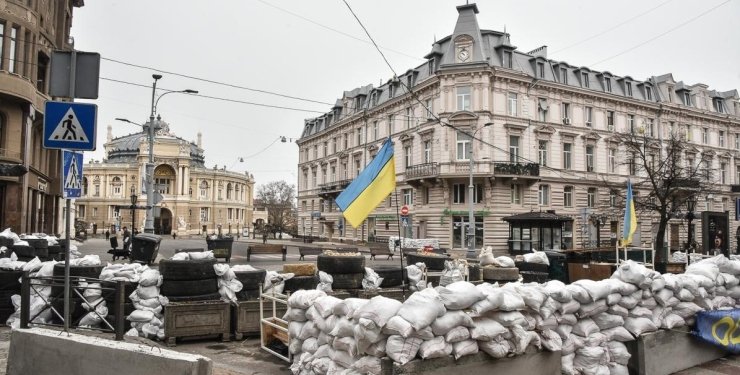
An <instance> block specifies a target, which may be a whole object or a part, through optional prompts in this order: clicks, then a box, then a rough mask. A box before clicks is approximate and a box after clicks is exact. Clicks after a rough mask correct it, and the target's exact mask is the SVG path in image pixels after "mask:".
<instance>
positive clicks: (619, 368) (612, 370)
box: [604, 362, 630, 375]
mask: <svg viewBox="0 0 740 375" xmlns="http://www.w3.org/2000/svg"><path fill="white" fill-rule="evenodd" d="M607 366H608V367H609V375H629V373H630V372H629V368H628V367H627V366H625V365H620V364H619V363H614V362H609V363H608V364H607ZM604 375H606V374H604Z"/></svg>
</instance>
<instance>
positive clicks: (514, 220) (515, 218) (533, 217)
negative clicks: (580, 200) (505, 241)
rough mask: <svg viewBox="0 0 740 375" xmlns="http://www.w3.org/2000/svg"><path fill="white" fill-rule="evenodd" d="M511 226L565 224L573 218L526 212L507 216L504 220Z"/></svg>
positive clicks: (540, 212) (550, 213)
mask: <svg viewBox="0 0 740 375" xmlns="http://www.w3.org/2000/svg"><path fill="white" fill-rule="evenodd" d="M501 220H503V221H506V222H508V223H510V224H520V223H564V222H568V221H573V218H571V217H569V216H563V215H558V214H556V213H555V212H548V211H544V212H542V211H539V212H525V213H523V214H517V215H512V216H507V217H505V218H503V219H501Z"/></svg>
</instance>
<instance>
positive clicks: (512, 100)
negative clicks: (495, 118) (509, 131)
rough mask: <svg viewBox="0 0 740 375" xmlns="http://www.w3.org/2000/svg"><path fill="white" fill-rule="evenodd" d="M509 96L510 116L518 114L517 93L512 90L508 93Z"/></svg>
mask: <svg viewBox="0 0 740 375" xmlns="http://www.w3.org/2000/svg"><path fill="white" fill-rule="evenodd" d="M508 98H509V101H508V103H509V106H508V110H509V116H516V110H517V107H518V106H517V97H516V93H513V92H510V93H509V95H508Z"/></svg>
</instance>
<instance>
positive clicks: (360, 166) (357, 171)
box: [355, 159, 362, 177]
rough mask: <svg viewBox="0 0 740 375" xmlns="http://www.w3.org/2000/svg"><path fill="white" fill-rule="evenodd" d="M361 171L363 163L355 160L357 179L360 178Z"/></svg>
mask: <svg viewBox="0 0 740 375" xmlns="http://www.w3.org/2000/svg"><path fill="white" fill-rule="evenodd" d="M361 171H362V163H360V159H355V177H357V176H359V175H360V172H361Z"/></svg>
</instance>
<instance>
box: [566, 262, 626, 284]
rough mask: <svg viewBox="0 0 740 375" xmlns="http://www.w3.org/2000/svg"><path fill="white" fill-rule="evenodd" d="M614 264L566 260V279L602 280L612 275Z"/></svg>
mask: <svg viewBox="0 0 740 375" xmlns="http://www.w3.org/2000/svg"><path fill="white" fill-rule="evenodd" d="M615 270H616V265H614V264H611V263H571V262H568V280H570V282H574V281H576V280H582V279H588V280H594V281H599V280H604V279H608V278H610V277H611V276H612V273H614V271H615Z"/></svg>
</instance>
